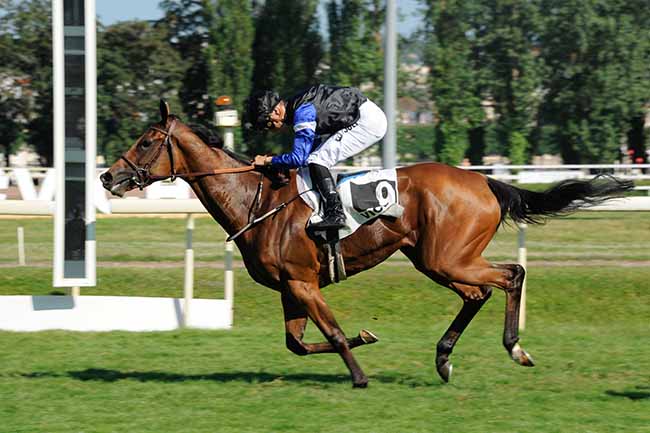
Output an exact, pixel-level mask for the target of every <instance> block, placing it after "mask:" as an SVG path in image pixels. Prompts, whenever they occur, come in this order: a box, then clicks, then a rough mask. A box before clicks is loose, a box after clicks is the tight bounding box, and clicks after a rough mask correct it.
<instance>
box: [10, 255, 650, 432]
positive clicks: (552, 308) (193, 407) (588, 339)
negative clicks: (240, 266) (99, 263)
mask: <svg viewBox="0 0 650 433" xmlns="http://www.w3.org/2000/svg"><path fill="white" fill-rule="evenodd" d="M29 270H30V271H35V269H31V268H30V269H29ZM5 271H6V270H5ZM41 271H42V270H41ZM205 271H210V270H207V269H206V270H205ZM13 272H15V271H14V270H11V272H10V273H13ZM165 272H168V273H169V274H170V275H171V276H176V277H178V278H179V279H180V278H181V271H180V270H168V271H165ZM212 272H214V273H215V275H216V276H217V277H218V278H220V273H219V272H218V271H217V270H212ZM124 273H128V274H129V275H132V276H137V277H138V278H132V279H131V280H130V281H131V289H132V290H134V291H140V292H146V291H147V290H148V287H149V286H150V285H151V282H152V281H158V279H159V278H160V271H159V270H154V269H142V268H138V269H135V268H123V269H115V268H113V269H108V270H103V271H102V272H101V273H100V278H99V286H98V289H97V290H102V288H109V287H114V288H117V287H122V282H123V281H124V277H123V274H124ZM174 273H176V274H175V275H174ZM14 276H15V274H14ZM36 277H38V275H37V276H36ZM529 277H530V278H529V283H528V287H529V292H528V313H529V315H528V327H527V330H526V332H525V333H524V334H523V338H522V343H523V346H524V347H525V348H526V349H527V350H528V351H529V352H530V353H531V355H533V357H534V358H535V361H536V363H537V366H536V367H534V368H524V367H520V366H517V365H515V364H514V363H513V362H512V361H510V360H509V358H508V356H507V354H506V352H505V350H504V349H503V348H502V347H501V343H500V340H501V331H502V323H503V304H504V296H503V294H502V293H500V292H498V293H495V295H494V296H493V299H491V300H490V302H488V304H487V305H486V306H485V308H484V310H483V311H481V312H480V313H479V315H478V316H477V318H476V319H475V321H474V322H473V323H472V325H470V327H469V328H468V330H467V332H466V334H465V335H464V336H463V338H462V339H461V341H460V342H459V344H458V346H457V348H456V351H455V352H454V354H453V356H452V361H453V363H454V367H455V369H454V375H453V376H452V381H451V383H450V384H447V385H443V384H442V383H441V382H440V380H439V379H438V378H437V376H436V373H435V368H434V366H433V357H434V347H435V343H436V340H437V338H439V336H440V335H441V334H442V333H443V332H444V329H445V328H446V326H447V325H448V324H449V323H450V321H451V320H452V318H453V315H454V314H455V312H456V311H457V309H458V308H459V306H460V302H459V300H458V298H457V297H456V296H455V295H454V294H452V293H451V292H449V291H447V290H445V289H443V288H441V287H439V286H436V285H434V284H432V283H430V282H429V281H428V280H426V279H425V278H424V277H422V276H421V275H419V274H418V273H417V272H414V271H413V270H412V269H411V268H410V267H406V266H405V267H399V266H398V267H396V266H391V265H384V266H380V267H379V268H378V269H376V270H373V271H370V272H367V273H364V274H361V275H359V276H356V277H353V278H351V279H350V280H348V281H347V282H345V283H344V284H341V285H338V286H334V287H330V288H327V289H325V295H326V297H327V299H328V301H329V302H330V305H331V306H332V308H333V309H334V311H335V313H336V315H337V318H338V320H339V322H340V323H341V325H342V326H343V327H344V329H345V330H346V331H347V332H348V334H355V333H356V331H358V330H359V329H361V328H362V327H367V328H369V329H371V330H372V331H373V332H375V333H376V334H378V336H379V337H380V342H379V343H377V344H375V345H373V346H369V347H363V348H359V349H357V350H355V354H356V356H357V359H358V360H359V362H360V364H361V365H362V367H363V368H364V369H365V371H366V373H367V374H368V375H369V376H370V380H371V382H370V387H369V388H368V389H366V390H353V389H351V386H350V381H349V377H348V375H347V372H346V370H345V367H344V366H343V363H342V362H341V360H340V359H339V358H338V357H337V356H336V355H320V356H314V357H306V358H301V357H296V356H295V355H293V354H291V353H290V352H288V351H287V350H286V349H285V348H284V330H283V324H282V313H281V308H280V303H279V296H278V294H277V293H275V292H273V291H271V290H269V289H266V288H263V287H261V286H259V285H256V284H254V283H252V282H251V280H250V279H249V278H248V277H247V276H245V275H244V274H243V272H239V273H238V278H237V288H236V303H235V307H236V311H235V329H234V330H232V331H212V332H209V331H179V332H163V333H144V334H135V333H124V332H113V333H70V332H41V333H32V334H30V333H7V332H4V333H0V347H2V351H1V352H0V365H1V366H2V368H0V396H1V400H0V401H1V402H2V403H0V420H2V421H1V425H0V431H2V432H3V433H4V432H124V431H129V432H156V433H162V432H181V431H182V432H216V431H219V432H230V431H232V432H248V431H250V432H267V431H268V432H271V431H273V432H275V431H277V432H280V431H282V432H302V431H305V432H307V431H308V432H314V431H318V432H449V431H454V432H621V431H624V432H647V431H648V425H650V345H649V344H648V335H649V334H648V333H649V331H650V325H649V323H648V317H650V290H648V288H649V286H650V284H649V283H648V281H650V269H648V268H643V267H640V268H618V267H580V268H567V267H553V268H541V267H540V268H536V269H535V268H533V269H531V270H530V272H529ZM203 278H206V279H207V278H208V276H207V274H206V275H205V276H201V277H200V279H203ZM0 281H1V284H0V286H1V287H2V288H3V291H4V292H6V291H8V286H15V287H20V284H17V285H14V284H13V283H12V281H13V280H7V279H6V278H3V279H2V280H0ZM8 281H9V282H8ZM21 290H22V289H21ZM307 339H308V340H311V341H313V340H317V339H318V340H320V339H321V337H320V335H319V334H318V332H317V331H316V330H315V329H314V326H313V325H310V327H309V328H308V332H307Z"/></svg>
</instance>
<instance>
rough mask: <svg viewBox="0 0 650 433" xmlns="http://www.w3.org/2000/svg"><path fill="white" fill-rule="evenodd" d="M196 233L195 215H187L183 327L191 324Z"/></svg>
mask: <svg viewBox="0 0 650 433" xmlns="http://www.w3.org/2000/svg"><path fill="white" fill-rule="evenodd" d="M193 233H194V215H193V214H191V213H188V214H187V218H186V219H185V284H184V285H183V298H184V300H183V326H184V327H187V326H189V323H190V304H191V302H192V298H193V297H194V249H193V248H192V235H193Z"/></svg>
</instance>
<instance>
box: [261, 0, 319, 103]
mask: <svg viewBox="0 0 650 433" xmlns="http://www.w3.org/2000/svg"><path fill="white" fill-rule="evenodd" d="M317 4H318V2H317V1H316V0H306V1H300V2H296V1H292V0H267V1H266V2H265V3H264V6H262V7H261V10H260V12H259V15H258V16H257V18H256V20H255V39H254V42H253V59H254V60H255V66H254V68H253V89H255V90H261V89H274V90H276V91H277V92H279V93H280V94H281V95H287V94H291V93H293V92H297V91H299V90H301V89H303V88H305V87H307V86H309V85H311V84H314V81H315V76H316V71H317V68H318V65H319V63H320V61H321V59H322V58H323V47H322V40H321V36H320V33H319V31H318V19H317V15H316V6H317Z"/></svg>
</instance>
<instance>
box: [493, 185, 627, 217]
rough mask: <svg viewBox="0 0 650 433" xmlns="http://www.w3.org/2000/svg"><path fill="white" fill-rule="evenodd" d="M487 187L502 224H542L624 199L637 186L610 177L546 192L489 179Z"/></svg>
mask: <svg viewBox="0 0 650 433" xmlns="http://www.w3.org/2000/svg"><path fill="white" fill-rule="evenodd" d="M488 185H489V187H490V189H491V190H492V193H493V194H494V195H495V196H496V198H497V200H498V201H499V205H500V206H501V222H503V220H505V219H506V217H508V216H509V217H510V218H511V219H512V220H513V221H514V222H516V223H519V222H523V223H529V224H541V223H543V222H544V221H545V220H546V218H548V217H552V216H558V215H566V214H569V213H571V212H575V211H576V210H578V209H582V208H587V207H591V206H595V205H597V204H600V203H603V202H605V201H607V200H610V199H613V198H617V197H621V196H622V195H623V193H624V192H626V191H629V190H631V189H632V188H634V183H633V182H632V181H628V180H621V179H617V178H615V177H614V176H611V175H598V176H596V177H595V178H593V179H591V180H587V181H585V180H573V179H569V180H565V181H562V182H560V183H558V184H556V185H555V186H553V187H551V188H549V189H547V190H546V191H543V192H534V191H528V190H525V189H521V188H517V187H514V186H512V185H508V184H507V183H503V182H499V181H498V180H494V179H491V178H489V177H488Z"/></svg>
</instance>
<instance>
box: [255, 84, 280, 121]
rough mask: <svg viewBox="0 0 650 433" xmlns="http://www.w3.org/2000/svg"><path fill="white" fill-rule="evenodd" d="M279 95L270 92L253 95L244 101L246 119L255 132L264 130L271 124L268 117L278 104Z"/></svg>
mask: <svg viewBox="0 0 650 433" xmlns="http://www.w3.org/2000/svg"><path fill="white" fill-rule="evenodd" d="M280 100H281V99H280V95H278V94H277V93H276V92H274V91H272V90H265V91H262V92H258V93H255V94H253V95H252V96H250V97H249V98H248V101H246V119H247V121H248V122H250V123H251V124H252V126H253V127H254V128H255V129H257V130H266V129H269V128H271V126H273V124H272V123H271V119H270V118H269V116H270V115H271V112H272V111H273V109H274V108H275V106H276V105H278V103H279V102H280Z"/></svg>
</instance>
